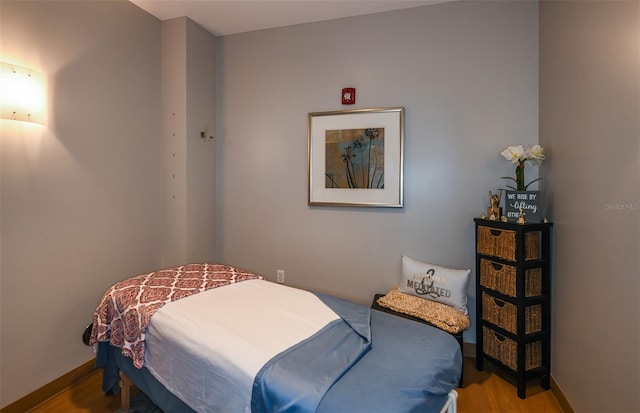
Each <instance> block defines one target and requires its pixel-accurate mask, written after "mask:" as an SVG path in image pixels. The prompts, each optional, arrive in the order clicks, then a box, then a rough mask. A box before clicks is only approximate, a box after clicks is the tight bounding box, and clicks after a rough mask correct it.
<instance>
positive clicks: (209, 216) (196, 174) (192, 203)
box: [162, 17, 216, 267]
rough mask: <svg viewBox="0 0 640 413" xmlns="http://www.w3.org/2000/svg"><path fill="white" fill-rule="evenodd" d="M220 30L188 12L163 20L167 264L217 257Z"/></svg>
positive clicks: (164, 252)
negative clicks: (215, 134) (215, 32)
mask: <svg viewBox="0 0 640 413" xmlns="http://www.w3.org/2000/svg"><path fill="white" fill-rule="evenodd" d="M215 78H216V77H215V36H213V35H212V34H211V33H209V32H207V31H206V30H205V29H203V28H202V27H200V26H198V25H197V24H196V23H194V22H193V21H192V20H190V19H188V18H186V17H179V18H175V19H170V20H165V21H163V22H162V96H163V98H162V124H163V133H162V148H163V149H162V153H163V155H162V159H163V163H162V164H163V169H162V183H163V205H164V207H165V208H164V214H163V224H164V233H163V237H162V243H163V256H162V266H163V267H168V266H173V265H180V264H184V263H188V262H204V261H212V260H213V255H214V250H213V248H214V244H215V165H216V163H215V142H213V141H211V140H202V139H201V138H200V132H201V131H203V130H204V129H205V127H206V125H207V123H209V124H210V128H209V136H210V135H213V132H214V127H215V126H214V125H215V122H214V118H215Z"/></svg>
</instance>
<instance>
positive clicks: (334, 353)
mask: <svg viewBox="0 0 640 413" xmlns="http://www.w3.org/2000/svg"><path fill="white" fill-rule="evenodd" d="M351 330H353V331H351ZM334 332H338V333H339V334H338V335H335V334H334ZM341 334H342V335H341ZM336 337H337V338H336ZM322 340H325V341H322ZM342 342H350V343H351V344H350V345H349V346H347V347H345V348H346V349H347V350H346V351H345V349H344V348H343V347H344V346H343V345H342ZM98 348H99V350H98V358H97V359H98V366H99V367H103V369H104V383H103V389H104V390H105V391H109V390H111V391H114V392H116V393H118V391H119V389H118V387H117V383H118V380H119V377H118V370H121V371H124V372H125V373H126V374H127V376H129V377H130V378H131V379H132V380H133V381H134V383H136V384H137V385H138V387H140V388H141V389H142V390H143V391H144V392H145V393H146V394H147V395H148V396H149V397H150V398H151V399H152V400H153V401H154V402H155V403H156V404H157V405H158V406H160V407H161V408H162V409H163V410H164V411H165V412H172V411H176V412H185V411H197V412H259V411H283V412H284V411H292V412H293V411H302V412H305V411H309V412H311V411H317V412H319V413H329V412H331V413H336V412H341V411H344V412H360V411H361V412H369V413H371V412H398V413H399V412H414V411H421V412H430V411H433V412H437V411H440V410H441V409H442V406H443V405H444V404H445V403H446V402H447V397H448V395H449V394H451V392H452V390H453V389H454V388H455V387H456V384H457V383H458V380H459V377H460V375H461V366H462V355H461V352H460V348H459V346H458V345H457V343H456V341H455V339H454V338H453V337H452V336H451V335H449V334H448V333H445V332H443V331H441V330H439V329H437V328H434V327H431V326H427V325H424V324H420V323H417V322H414V321H411V320H406V319H402V318H399V317H395V316H393V315H390V314H386V313H383V312H379V311H376V310H370V309H369V308H368V307H365V306H362V305H359V304H355V303H351V302H348V301H345V300H341V299H339V298H336V297H332V296H327V295H323V294H314V293H311V292H308V291H304V290H299V289H295V288H290V287H286V286H282V285H280V284H275V283H271V282H268V281H264V280H247V281H243V282H241V283H238V284H233V285H227V286H224V287H221V288H216V289H213V290H209V291H204V292H201V293H199V294H195V295H192V296H189V297H187V298H183V299H180V300H178V301H174V302H171V303H167V304H166V305H165V306H164V307H162V308H160V309H159V310H158V311H157V312H156V313H155V314H154V315H153V317H152V319H151V320H150V323H149V326H148V329H147V331H146V347H145V360H144V367H142V368H140V369H138V368H136V367H134V366H133V364H132V360H131V359H130V358H128V357H125V356H123V355H122V352H120V351H119V349H118V348H117V347H114V346H110V345H109V344H108V343H106V342H102V343H100V345H99V347H98ZM332 365H335V366H337V369H334V370H335V371H334V370H332V371H324V369H325V368H326V367H327V366H329V367H331V366H332ZM343 366H344V368H343ZM340 369H342V370H340ZM272 382H273V383H279V384H278V386H280V387H273V388H271V387H269V386H271V383H272ZM263 384H264V388H263V387H261V386H262V385H263ZM267 385H268V386H267ZM274 389H275V390H274ZM256 394H258V396H260V397H256ZM261 395H263V396H261ZM301 395H304V397H307V395H311V396H310V401H308V400H304V398H301V397H300V396H301ZM283 397H284V398H287V400H288V401H287V402H284V403H281V404H278V403H280V399H281V398H283ZM263 399H264V400H265V402H264V403H263ZM256 400H257V401H256ZM274 400H275V401H274ZM271 403H276V404H271ZM301 406H302V407H301ZM261 409H262V410H261Z"/></svg>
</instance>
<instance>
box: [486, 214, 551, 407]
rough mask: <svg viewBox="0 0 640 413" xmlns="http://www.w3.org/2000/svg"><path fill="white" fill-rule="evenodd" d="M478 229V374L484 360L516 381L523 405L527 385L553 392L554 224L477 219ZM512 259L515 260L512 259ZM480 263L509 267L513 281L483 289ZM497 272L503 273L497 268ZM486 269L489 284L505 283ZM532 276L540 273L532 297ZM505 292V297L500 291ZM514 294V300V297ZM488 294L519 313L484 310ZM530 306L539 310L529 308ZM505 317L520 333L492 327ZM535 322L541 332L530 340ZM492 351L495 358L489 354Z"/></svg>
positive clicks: (533, 333)
mask: <svg viewBox="0 0 640 413" xmlns="http://www.w3.org/2000/svg"><path fill="white" fill-rule="evenodd" d="M475 224H476V319H477V323H476V343H477V350H476V367H477V368H478V370H483V368H484V361H485V360H486V361H489V362H491V363H492V364H495V365H497V366H498V367H500V368H501V369H502V370H503V371H504V373H505V374H507V375H509V376H513V377H514V378H515V381H516V386H517V392H518V397H520V398H523V399H524V398H525V397H526V382H527V381H528V380H531V379H534V378H542V379H541V386H542V388H543V389H546V390H548V389H549V388H550V374H551V226H552V224H551V223H549V222H540V223H526V224H517V223H514V222H502V221H491V220H487V219H480V218H476V219H475ZM479 228H480V229H481V231H479ZM531 232H537V233H538V234H539V235H536V234H530V233H531ZM480 233H482V235H481V236H479V234H480ZM494 237H495V238H494ZM513 243H515V245H514V244H513ZM514 251H515V253H514ZM505 257H506V258H505ZM510 257H513V259H509V258H510ZM527 257H528V258H529V259H527ZM481 260H488V261H491V262H494V263H497V264H499V265H507V266H509V267H510V268H509V271H511V272H510V277H505V278H499V280H500V281H499V282H498V281H491V282H485V283H486V284H488V285H482V284H481V282H480V278H481V275H483V274H482V273H481V271H482V269H481ZM495 267H496V269H498V266H495ZM485 269H486V270H487V272H486V273H485V274H484V277H485V278H486V279H487V280H495V279H496V278H495V277H496V276H497V277H503V275H502V273H500V271H496V269H493V268H491V267H488V266H486V262H485ZM529 270H536V271H535V275H536V278H534V280H535V283H533V285H534V286H535V287H534V288H532V289H531V291H529V285H528V284H527V282H528V281H527V280H529V278H527V277H528V271H529ZM514 274H515V277H514ZM492 277H494V278H492ZM511 280H512V281H511ZM494 283H495V284H494ZM501 288H502V289H504V290H505V291H499V290H500V289H501ZM525 289H527V293H529V294H532V291H533V294H535V295H529V296H526V295H525ZM514 291H515V294H513V292H514ZM483 294H485V295H487V296H488V297H490V298H494V299H497V300H500V301H503V302H505V303H509V304H511V305H512V306H515V307H516V308H515V309H513V307H511V312H508V313H505V312H503V310H502V309H501V308H496V307H490V308H483V302H482V301H483V300H482V297H483ZM512 294H513V295H512ZM531 306H535V307H532V308H529V307H531ZM500 307H502V306H500ZM527 310H530V312H528V311H527ZM496 315H498V317H496ZM504 316H508V317H509V318H508V320H510V321H511V322H510V323H509V324H506V325H507V326H508V328H510V329H513V324H511V323H514V322H515V325H516V329H515V332H513V331H508V330H506V329H505V327H504V326H500V325H497V324H495V323H494V322H490V321H489V319H491V320H494V321H495V322H498V323H501V322H503V323H504V322H505V321H504V320H505V318H503V317H504ZM487 317H488V318H487ZM526 317H531V318H529V319H528V318H526ZM514 318H515V320H514ZM533 320H535V321H536V322H535V323H534V324H533V325H535V327H536V328H540V330H539V331H534V332H532V333H528V334H527V333H526V326H527V322H532V323H533ZM485 330H487V334H488V336H487V339H488V340H489V342H488V343H485V342H484V333H485ZM492 332H493V333H495V335H494V334H493V333H492ZM499 336H501V337H499ZM501 340H502V341H501ZM504 340H507V342H504ZM538 343H539V344H538ZM489 346H490V347H489ZM487 350H488V351H490V352H491V353H492V354H493V356H492V355H489V354H487V353H486V351H487ZM527 360H528V361H529V362H530V364H528V366H533V367H530V368H529V369H528V370H527V369H526V367H527V362H528V361H527ZM531 360H533V361H531ZM507 363H508V364H511V366H514V365H517V367H516V368H515V369H514V368H513V367H510V366H509V365H508V364H507Z"/></svg>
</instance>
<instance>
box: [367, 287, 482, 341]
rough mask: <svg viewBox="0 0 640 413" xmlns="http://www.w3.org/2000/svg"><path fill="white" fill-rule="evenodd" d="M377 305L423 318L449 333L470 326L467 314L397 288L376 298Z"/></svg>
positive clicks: (457, 331)
mask: <svg viewBox="0 0 640 413" xmlns="http://www.w3.org/2000/svg"><path fill="white" fill-rule="evenodd" d="M377 302H378V305H380V306H381V307H385V308H388V309H390V310H393V311H397V312H399V313H403V314H408V315H411V316H414V317H417V318H419V319H421V320H425V321H427V322H429V323H430V324H433V325H434V326H436V327H438V328H440V329H442V330H444V331H447V332H449V333H453V334H455V333H459V332H461V331H463V330H466V329H468V328H469V327H470V326H471V320H470V319H469V316H468V315H467V314H464V313H463V312H462V311H460V310H457V309H455V308H453V307H451V306H448V305H446V304H442V303H438V302H435V301H431V300H425V299H422V298H420V297H416V296H413V295H409V294H405V293H403V292H400V291H399V290H398V289H397V288H394V289H393V290H391V291H389V292H388V293H387V294H386V295H384V296H382V297H380V298H378V301H377Z"/></svg>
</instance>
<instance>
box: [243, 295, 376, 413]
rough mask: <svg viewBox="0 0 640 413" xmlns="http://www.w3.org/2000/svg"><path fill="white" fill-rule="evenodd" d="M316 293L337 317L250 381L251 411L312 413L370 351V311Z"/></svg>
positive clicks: (280, 355)
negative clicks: (251, 389) (330, 389)
mask: <svg viewBox="0 0 640 413" xmlns="http://www.w3.org/2000/svg"><path fill="white" fill-rule="evenodd" d="M317 295H318V297H319V298H320V299H321V300H322V301H323V302H324V303H325V304H326V305H327V306H328V307H330V308H331V309H332V310H333V311H335V312H336V313H337V314H338V315H339V316H340V317H341V319H339V320H336V321H334V322H332V323H330V324H329V325H328V326H326V327H325V328H323V329H322V330H320V331H319V332H318V333H316V334H314V335H313V336H311V337H310V338H308V339H307V340H304V341H302V342H300V343H298V344H297V345H295V346H293V347H291V348H289V349H287V350H286V351H284V352H282V353H280V354H279V355H278V356H276V357H274V358H273V359H271V360H270V361H269V362H268V363H267V364H265V365H264V367H262V369H260V371H259V372H258V374H257V375H256V378H255V380H254V382H253V392H252V397H251V411H252V413H275V412H281V413H293V412H315V411H316V410H317V408H318V405H319V404H320V401H321V400H322V398H323V397H324V395H325V394H326V392H327V391H328V390H329V388H330V387H331V386H332V385H333V384H334V383H335V382H336V381H338V380H339V379H340V377H342V376H343V375H344V373H346V372H347V371H348V370H349V369H350V368H351V367H352V366H353V365H354V364H355V363H357V362H358V360H360V358H362V356H363V355H364V354H365V353H366V352H367V351H369V350H370V349H371V328H370V314H371V312H370V311H369V309H368V308H367V307H364V306H361V305H357V304H354V303H351V302H348V301H345V300H341V299H339V298H336V297H332V296H328V295H323V294H317Z"/></svg>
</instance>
